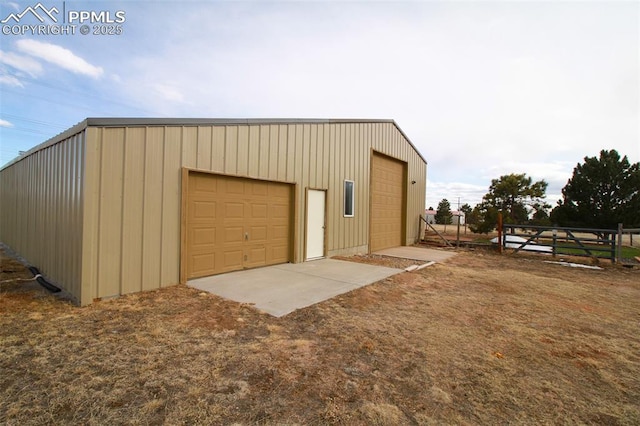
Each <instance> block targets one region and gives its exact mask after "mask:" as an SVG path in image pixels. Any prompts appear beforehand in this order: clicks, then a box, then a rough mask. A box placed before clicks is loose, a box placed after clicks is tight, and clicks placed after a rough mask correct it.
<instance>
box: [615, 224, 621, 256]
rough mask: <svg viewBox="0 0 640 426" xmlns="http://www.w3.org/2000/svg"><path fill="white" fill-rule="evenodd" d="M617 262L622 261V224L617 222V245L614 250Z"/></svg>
mask: <svg viewBox="0 0 640 426" xmlns="http://www.w3.org/2000/svg"><path fill="white" fill-rule="evenodd" d="M616 260H617V263H618V264H620V263H622V224H621V223H619V224H618V246H617V250H616Z"/></svg>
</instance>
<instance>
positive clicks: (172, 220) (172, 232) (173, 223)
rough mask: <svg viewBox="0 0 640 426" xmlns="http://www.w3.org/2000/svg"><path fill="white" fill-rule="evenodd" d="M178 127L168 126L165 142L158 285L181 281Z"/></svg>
mask: <svg viewBox="0 0 640 426" xmlns="http://www.w3.org/2000/svg"><path fill="white" fill-rule="evenodd" d="M179 131H180V129H179V128H174V127H168V128H167V129H166V137H165V142H164V170H163V178H162V182H163V186H162V258H161V261H160V264H161V265H162V269H161V273H160V286H162V287H165V286H169V285H173V284H178V283H179V282H180V202H181V192H180V191H181V181H180V174H181V171H180V170H181V167H180V166H181V165H180V140H179V134H177V135H174V133H179Z"/></svg>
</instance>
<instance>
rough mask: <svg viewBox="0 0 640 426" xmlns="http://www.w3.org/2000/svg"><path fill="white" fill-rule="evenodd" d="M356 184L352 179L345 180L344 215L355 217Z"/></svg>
mask: <svg viewBox="0 0 640 426" xmlns="http://www.w3.org/2000/svg"><path fill="white" fill-rule="evenodd" d="M354 188H355V184H354V183H353V181H352V180H345V181H344V216H345V217H353V214H354V206H355V191H354Z"/></svg>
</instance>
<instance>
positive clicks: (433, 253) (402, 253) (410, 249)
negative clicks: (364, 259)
mask: <svg viewBox="0 0 640 426" xmlns="http://www.w3.org/2000/svg"><path fill="white" fill-rule="evenodd" d="M374 254H380V255H382V256H391V257H401V258H403V259H412V260H420V261H424V262H444V261H445V260H447V259H450V258H452V257H453V256H455V255H456V253H455V252H451V251H445V250H435V249H429V248H425V247H416V246H403V247H393V248H389V249H384V250H380V251H377V252H375V253H374Z"/></svg>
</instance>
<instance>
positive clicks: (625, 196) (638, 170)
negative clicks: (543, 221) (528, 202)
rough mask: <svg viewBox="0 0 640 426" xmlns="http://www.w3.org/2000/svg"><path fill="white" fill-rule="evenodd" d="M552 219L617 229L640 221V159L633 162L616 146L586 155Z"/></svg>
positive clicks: (564, 189)
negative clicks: (621, 155) (597, 155)
mask: <svg viewBox="0 0 640 426" xmlns="http://www.w3.org/2000/svg"><path fill="white" fill-rule="evenodd" d="M562 198H563V199H562V200H561V201H559V202H558V205H557V206H556V208H554V209H553V211H552V212H551V220H552V221H553V222H554V223H557V224H558V225H562V226H584V227H592V228H609V229H615V228H617V226H618V223H623V224H625V225H626V226H628V227H629V226H631V227H633V226H638V225H640V163H634V164H631V163H630V162H629V160H628V158H627V156H626V155H625V156H624V157H622V158H620V154H618V152H617V151H616V150H615V149H612V150H611V151H606V150H601V151H600V157H599V158H596V157H584V163H583V164H580V163H578V165H576V167H575V168H574V169H573V176H572V177H571V179H569V181H568V182H567V184H566V185H565V187H564V188H563V189H562Z"/></svg>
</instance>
